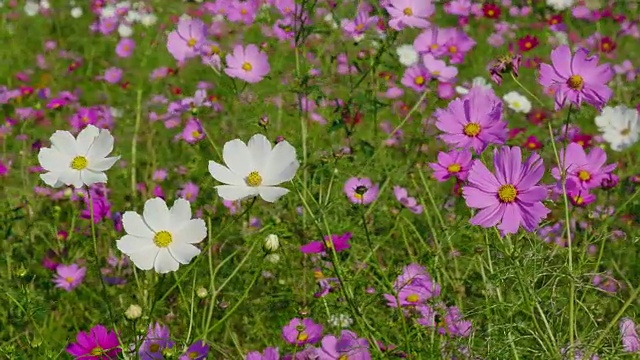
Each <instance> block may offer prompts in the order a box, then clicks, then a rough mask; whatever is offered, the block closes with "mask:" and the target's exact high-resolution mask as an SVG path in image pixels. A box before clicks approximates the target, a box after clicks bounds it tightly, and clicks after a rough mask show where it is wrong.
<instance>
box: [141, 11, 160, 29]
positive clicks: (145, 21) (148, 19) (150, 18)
mask: <svg viewBox="0 0 640 360" xmlns="http://www.w3.org/2000/svg"><path fill="white" fill-rule="evenodd" d="M156 21H158V18H157V17H156V16H155V15H154V14H144V15H142V16H141V17H140V23H141V24H142V25H144V26H147V27H149V26H153V25H154V24H155V23H156Z"/></svg>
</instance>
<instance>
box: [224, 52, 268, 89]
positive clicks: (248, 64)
mask: <svg viewBox="0 0 640 360" xmlns="http://www.w3.org/2000/svg"><path fill="white" fill-rule="evenodd" d="M226 60H227V67H226V68H225V69H224V72H225V73H226V74H227V75H229V76H230V77H232V78H237V79H241V80H244V81H246V82H248V83H257V82H260V81H262V79H263V78H264V77H265V76H266V75H267V74H268V73H269V71H270V70H271V67H270V66H269V61H268V58H267V54H265V53H264V52H263V51H261V50H260V49H259V48H258V47H257V46H256V45H254V44H249V45H247V47H246V48H243V47H242V45H236V46H235V47H234V48H233V53H231V54H227V56H226Z"/></svg>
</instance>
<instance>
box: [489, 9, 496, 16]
mask: <svg viewBox="0 0 640 360" xmlns="http://www.w3.org/2000/svg"><path fill="white" fill-rule="evenodd" d="M495 14H496V12H495V11H493V10H489V11H487V15H489V16H493V15H495Z"/></svg>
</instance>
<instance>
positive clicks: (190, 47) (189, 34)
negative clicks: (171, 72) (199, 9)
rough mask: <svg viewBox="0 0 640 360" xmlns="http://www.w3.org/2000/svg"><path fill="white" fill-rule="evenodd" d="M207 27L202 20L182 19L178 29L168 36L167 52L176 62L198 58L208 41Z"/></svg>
mask: <svg viewBox="0 0 640 360" xmlns="http://www.w3.org/2000/svg"><path fill="white" fill-rule="evenodd" d="M206 34H207V27H206V25H205V24H204V22H202V20H200V19H181V20H180V22H178V28H177V29H176V30H173V31H171V32H170V33H169V36H167V50H168V51H169V53H170V54H171V55H172V56H173V58H174V59H176V61H184V60H186V59H190V58H193V57H196V56H198V50H199V49H200V47H201V45H203V43H204V41H205V40H206Z"/></svg>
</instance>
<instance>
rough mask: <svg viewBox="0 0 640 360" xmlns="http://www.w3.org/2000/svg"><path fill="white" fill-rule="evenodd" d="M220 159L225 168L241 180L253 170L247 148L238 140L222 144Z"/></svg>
mask: <svg viewBox="0 0 640 360" xmlns="http://www.w3.org/2000/svg"><path fill="white" fill-rule="evenodd" d="M222 159H224V163H225V164H226V165H227V167H228V168H229V169H230V170H231V171H233V172H234V173H236V174H237V175H238V176H240V177H241V178H244V177H246V176H247V175H249V173H250V172H251V170H253V169H252V167H253V164H252V162H251V154H250V153H249V148H247V145H245V144H244V143H243V142H242V141H241V140H240V139H235V140H231V141H228V142H227V143H226V144H224V148H223V149H222Z"/></svg>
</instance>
